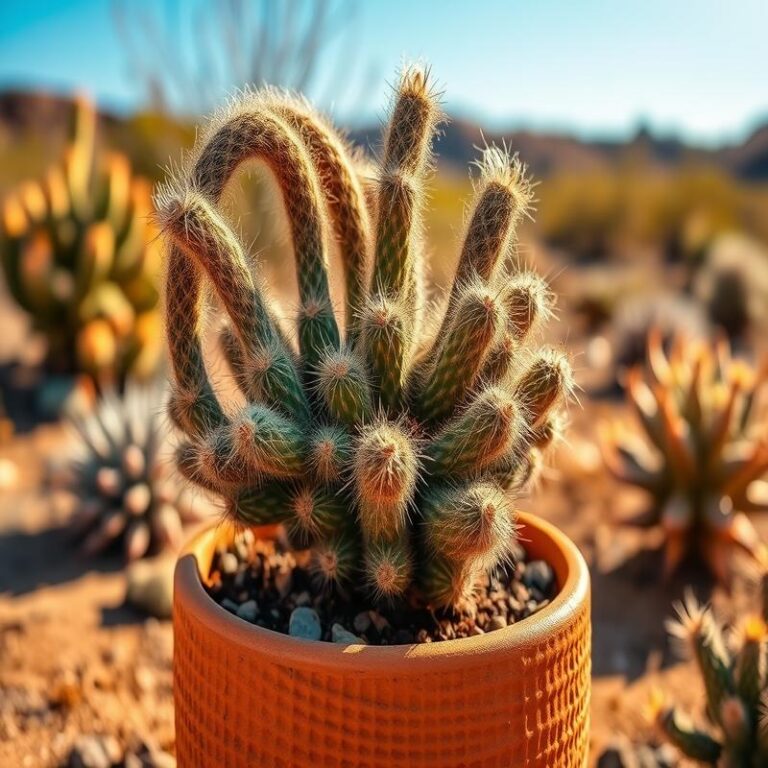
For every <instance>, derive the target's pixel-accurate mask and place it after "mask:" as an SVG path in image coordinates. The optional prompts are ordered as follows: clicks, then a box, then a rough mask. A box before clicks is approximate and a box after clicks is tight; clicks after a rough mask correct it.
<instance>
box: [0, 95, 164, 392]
mask: <svg viewBox="0 0 768 768" xmlns="http://www.w3.org/2000/svg"><path fill="white" fill-rule="evenodd" d="M95 133H96V113H95V111H94V108H93V105H92V104H91V103H90V102H89V101H88V100H86V99H84V98H79V99H78V100H77V102H76V104H75V121H74V132H73V134H74V135H73V138H72V141H71V143H70V144H69V146H68V147H67V149H66V151H65V154H64V158H63V160H62V161H61V162H59V163H57V164H54V165H53V166H51V167H50V168H49V170H48V171H47V173H46V174H45V177H44V178H43V179H42V180H40V181H27V182H24V183H23V184H21V185H20V186H19V187H18V188H16V189H15V190H13V191H12V192H11V193H10V194H9V195H8V196H7V197H6V198H5V199H4V201H3V203H2V209H1V210H0V214H1V215H0V263H2V268H3V273H4V275H5V281H6V283H7V285H8V289H9V291H10V293H11V295H12V296H13V298H14V300H15V301H16V302H17V303H18V305H19V306H20V307H21V308H22V309H23V310H25V311H26V312H27V313H28V314H29V316H30V318H31V320H32V325H33V327H34V329H35V330H37V331H39V332H40V333H41V334H43V335H44V336H45V338H46V339H47V343H48V361H47V364H48V367H49V369H51V370H52V371H54V372H56V373H65V374H72V373H79V372H86V373H90V374H93V375H95V376H96V377H97V380H99V381H102V382H104V381H106V382H107V383H114V382H115V381H120V380H121V379H122V377H123V376H124V375H125V373H126V372H127V371H129V370H130V371H131V372H132V373H133V375H136V376H148V375H150V374H151V373H152V372H153V371H154V370H155V368H156V366H157V363H158V362H159V358H160V351H161V349H162V342H161V340H160V339H161V332H160V317H159V310H158V307H157V305H158V292H157V288H156V283H157V280H158V278H159V276H160V252H159V248H158V247H157V245H156V243H155V242H154V241H155V238H156V230H155V228H154V224H153V223H152V221H151V220H150V219H151V212H152V200H151V186H150V184H149V182H148V181H147V180H146V179H142V178H139V177H136V176H133V175H132V173H131V166H130V163H129V162H128V159H127V158H126V157H125V156H124V155H122V154H119V153H115V152H112V153H107V154H99V153H97V152H96V149H95V141H96V137H95Z"/></svg>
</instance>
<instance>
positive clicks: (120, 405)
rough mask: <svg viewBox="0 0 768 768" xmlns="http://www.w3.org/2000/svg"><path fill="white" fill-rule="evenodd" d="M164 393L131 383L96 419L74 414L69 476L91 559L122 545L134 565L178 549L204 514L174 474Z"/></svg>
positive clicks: (102, 403) (105, 400) (102, 404)
mask: <svg viewBox="0 0 768 768" xmlns="http://www.w3.org/2000/svg"><path fill="white" fill-rule="evenodd" d="M164 394H165V389H164V388H163V387H160V386H158V385H156V384H137V383H134V382H128V384H127V385H126V387H125V392H124V394H122V395H118V394H117V393H116V392H114V391H110V392H105V393H103V394H102V396H101V398H100V400H99V402H98V403H97V406H96V408H95V409H94V411H93V412H88V413H85V414H72V415H71V416H70V418H69V423H70V426H71V428H72V430H73V432H74V435H75V440H76V442H75V451H74V456H73V458H72V460H71V462H70V463H69V466H68V471H67V472H66V474H65V479H66V486H67V488H68V489H69V491H70V492H71V493H72V494H73V495H74V496H75V497H76V498H77V500H78V508H77V511H76V513H75V516H74V518H73V520H72V526H73V531H74V532H75V534H76V535H77V536H78V537H80V538H82V540H83V541H82V548H83V551H84V552H85V553H86V554H96V553H98V552H101V551H103V550H107V549H110V548H112V547H115V546H119V545H120V544H122V546H123V549H124V551H125V556H126V558H127V559H128V560H134V559H136V558H139V557H143V556H144V555H146V554H148V553H150V552H157V551H159V550H161V549H162V548H164V547H171V548H173V547H175V546H177V545H178V544H179V543H180V542H179V538H180V535H181V530H182V523H184V522H192V521H193V520H196V519H198V514H199V512H200V510H201V509H202V508H203V505H202V504H201V503H196V502H199V500H193V499H192V498H190V497H189V494H188V492H187V491H185V490H184V489H182V487H181V485H180V483H179V481H178V478H177V477H176V476H175V474H174V473H173V472H172V471H171V468H172V455H173V454H172V450H171V449H170V447H169V444H168V439H167V434H168V431H167V429H166V424H165V421H166V419H165V411H164V408H165V397H164Z"/></svg>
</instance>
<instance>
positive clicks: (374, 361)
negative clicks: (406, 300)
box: [360, 296, 413, 411]
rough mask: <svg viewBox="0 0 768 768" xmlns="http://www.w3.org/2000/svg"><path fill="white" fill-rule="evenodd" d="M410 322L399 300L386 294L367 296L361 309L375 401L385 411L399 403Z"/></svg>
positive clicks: (410, 338)
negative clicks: (367, 299) (367, 298)
mask: <svg viewBox="0 0 768 768" xmlns="http://www.w3.org/2000/svg"><path fill="white" fill-rule="evenodd" d="M412 326H413V323H412V322H411V320H410V318H409V317H408V316H407V312H406V311H405V310H404V309H403V308H402V304H401V302H398V301H393V300H391V299H389V298H387V297H386V296H373V297H371V299H370V300H369V301H368V302H367V304H366V306H365V309H364V310H363V315H362V319H361V328H360V331H361V340H362V344H363V347H364V349H365V351H366V355H367V358H368V365H369V367H370V370H371V378H372V383H373V385H374V387H375V389H376V390H377V392H378V396H379V402H380V404H381V406H382V407H383V408H384V409H385V410H388V411H395V410H396V409H397V408H398V407H400V406H401V405H402V400H403V387H404V385H405V378H406V373H407V371H408V369H409V367H410V357H411V350H412V349H413V335H412V333H411V328H412Z"/></svg>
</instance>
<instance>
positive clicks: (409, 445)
mask: <svg viewBox="0 0 768 768" xmlns="http://www.w3.org/2000/svg"><path fill="white" fill-rule="evenodd" d="M418 466H419V464H418V455H417V449H416V446H415V445H414V441H413V438H412V437H411V436H410V435H409V434H408V432H406V430H405V429H403V428H402V427H401V426H400V425H399V424H397V423H395V422H378V423H373V424H368V425H365V426H363V427H362V429H361V430H360V436H359V438H358V441H357V445H356V452H355V456H354V459H353V467H352V474H353V484H354V489H355V493H356V496H357V501H358V506H359V516H360V525H361V528H362V531H363V536H364V538H365V539H366V540H367V541H378V540H386V541H393V540H394V539H396V538H397V537H398V536H399V535H400V534H401V533H402V531H403V530H404V529H405V526H406V522H407V519H408V507H409V504H410V503H411V499H412V497H413V493H414V491H415V489H416V480H417V477H418Z"/></svg>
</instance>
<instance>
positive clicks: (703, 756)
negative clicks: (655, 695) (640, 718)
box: [657, 707, 723, 766]
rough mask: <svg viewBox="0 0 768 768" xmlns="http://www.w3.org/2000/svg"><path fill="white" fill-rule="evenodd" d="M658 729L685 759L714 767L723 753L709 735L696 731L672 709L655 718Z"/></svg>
mask: <svg viewBox="0 0 768 768" xmlns="http://www.w3.org/2000/svg"><path fill="white" fill-rule="evenodd" d="M657 722H658V724H659V727H660V728H661V730H662V731H663V732H664V735H665V736H666V737H667V738H668V739H669V741H670V742H671V743H672V744H674V746H676V747H677V748H678V749H679V750H680V751H681V752H682V753H683V754H684V755H685V756H686V757H688V758H690V759H691V760H696V761H698V762H701V763H703V764H704V765H713V766H714V765H716V764H717V763H718V760H719V759H720V756H721V754H722V752H723V747H722V745H721V744H720V743H719V742H717V741H715V740H714V739H713V738H712V737H711V736H710V735H709V734H707V733H704V732H703V731H699V730H698V729H696V728H695V727H694V726H693V724H692V723H691V722H690V720H689V719H688V718H687V717H683V716H682V715H681V714H680V713H679V712H678V711H677V710H676V709H675V708H674V707H670V708H668V709H666V710H664V711H663V712H661V713H660V714H659V716H658V718H657Z"/></svg>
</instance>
